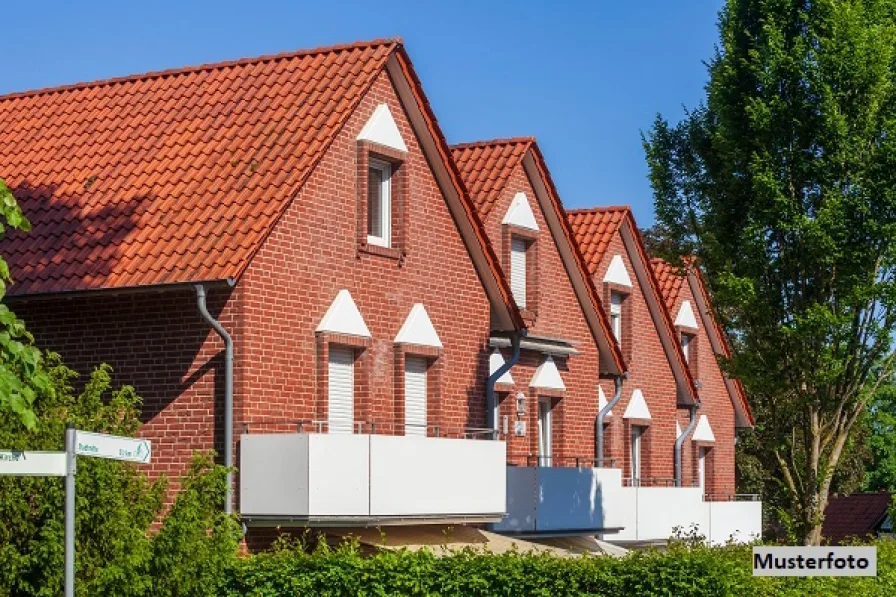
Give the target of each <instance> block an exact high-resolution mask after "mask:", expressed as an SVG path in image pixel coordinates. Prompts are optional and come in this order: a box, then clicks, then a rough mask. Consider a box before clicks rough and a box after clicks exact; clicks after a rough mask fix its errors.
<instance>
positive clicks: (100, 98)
mask: <svg viewBox="0 0 896 597" xmlns="http://www.w3.org/2000/svg"><path fill="white" fill-rule="evenodd" d="M390 65H393V66H394V67H395V68H394V69H392V68H390V70H389V73H390V76H393V75H394V74H395V72H397V73H399V74H400V75H403V77H404V78H406V79H407V81H408V86H409V88H410V96H411V97H412V98H413V101H414V102H415V103H416V105H415V109H417V110H419V111H420V113H421V114H422V119H423V121H424V122H425V126H426V128H427V129H428V131H429V132H430V133H431V135H432V137H433V138H434V140H435V141H434V144H433V151H434V152H436V153H437V154H438V159H437V161H438V162H440V163H441V164H443V165H444V168H445V169H446V171H447V175H448V178H449V180H448V181H447V184H448V185H449V186H450V188H452V189H453V190H454V192H456V193H457V195H458V197H459V198H460V202H461V203H462V204H463V210H464V212H465V213H466V216H467V219H468V220H469V227H470V228H472V231H473V233H474V235H475V237H476V240H475V242H473V241H470V242H469V243H468V244H467V246H468V249H469V250H470V251H471V253H472V254H473V257H474V262H476V267H477V271H478V272H479V274H480V277H481V278H482V279H483V284H484V285H486V290H487V292H490V293H491V294H490V298H492V299H493V300H495V296H500V300H501V301H503V303H504V307H506V310H507V313H508V316H507V318H506V319H508V320H512V322H513V324H514V326H515V327H517V328H521V327H523V323H522V318H521V317H520V315H519V312H518V309H517V308H516V305H515V303H514V302H513V299H512V298H511V293H510V287H509V284H508V283H507V281H506V280H505V279H504V278H503V274H502V273H501V271H500V267H499V266H498V261H497V256H496V255H495V254H494V251H493V250H492V248H491V246H490V245H489V243H488V239H487V237H486V235H485V232H484V230H483V228H482V223H481V221H480V220H479V218H478V216H477V214H476V211H475V209H474V208H473V207H472V205H471V201H470V198H469V196H468V194H467V193H466V189H465V187H464V186H463V183H462V182H460V175H459V173H458V172H457V169H456V166H455V165H454V163H453V161H452V160H451V158H450V152H449V150H448V145H447V142H446V141H445V139H444V135H443V134H442V132H441V130H440V129H439V127H438V123H437V121H436V119H435V116H434V114H433V113H432V109H431V107H430V106H429V102H428V100H427V99H426V97H425V95H424V94H423V91H422V87H421V85H420V81H419V79H418V78H417V76H416V73H415V72H414V70H413V67H412V66H411V63H410V59H409V57H408V56H407V53H406V52H405V50H404V47H403V45H402V42H401V40H400V39H384V40H375V41H370V42H360V43H353V44H347V45H340V46H333V47H328V48H319V49H314V50H304V51H299V52H293V53H286V54H278V55H274V56H263V57H260V58H252V59H244V60H238V61H233V62H222V63H218V64H210V65H204V66H197V67H190V68H182V69H176V70H169V71H162V72H155V73H147V74H143V75H134V76H129V77H123V78H117V79H109V80H105V81H97V82H93V83H83V84H77V85H69V86H65V87H57V88H52V89H44V90H38V91H30V92H24V93H15V94H11V95H7V96H2V97H0V177H2V178H4V179H5V180H6V182H7V184H8V185H9V187H10V188H11V189H12V190H13V192H14V194H15V196H16V198H17V199H18V200H19V202H20V204H21V206H22V209H23V210H24V212H25V214H26V215H27V216H28V217H29V219H30V220H31V222H32V225H33V229H32V231H31V232H30V233H29V234H22V233H13V234H10V235H9V236H8V237H6V238H4V239H3V241H2V247H3V248H2V252H3V254H4V255H5V256H6V258H7V261H8V262H9V265H10V269H11V270H12V275H13V278H14V279H15V280H16V284H15V285H14V286H12V287H11V288H10V292H9V294H10V295H30V294H46V293H57V292H73V291H85V290H98V289H108V288H130V287H143V286H158V285H165V284H177V283H188V282H200V281H212V280H223V279H238V278H239V277H240V275H241V274H242V273H243V272H244V271H245V269H246V268H247V267H248V265H249V262H250V261H251V259H252V257H253V256H254V255H255V253H256V252H257V251H258V249H259V248H260V246H261V244H262V243H263V242H264V240H265V239H266V238H267V235H268V234H269V233H270V231H271V229H272V228H273V226H274V224H275V223H276V222H277V221H278V220H279V218H280V216H281V214H282V213H283V212H284V211H285V210H286V208H287V206H288V204H289V202H290V200H291V199H292V198H293V197H295V195H296V193H297V192H298V190H299V189H300V188H301V186H302V185H303V184H304V182H305V181H306V180H307V179H308V177H309V176H310V174H311V172H312V171H313V170H314V168H315V166H316V165H317V163H318V162H319V161H320V159H321V158H322V157H323V155H324V154H325V152H326V151H327V149H328V148H329V146H330V144H331V143H332V141H333V140H334V139H335V138H336V136H337V135H338V133H339V132H340V131H341V130H342V128H343V126H344V125H345V124H346V122H347V121H348V119H349V117H350V116H351V114H352V113H353V111H354V110H355V109H356V108H357V106H358V105H359V104H360V102H361V100H362V99H363V97H364V95H365V94H366V92H367V90H368V89H370V87H371V86H372V85H373V83H374V81H375V80H376V78H377V76H378V75H379V74H380V73H382V72H384V71H385V70H386V69H387V67H388V66H390ZM393 80H395V79H394V76H393ZM433 157H436V156H433ZM459 226H461V224H459ZM465 240H466V237H465ZM476 244H478V247H476V246H474V245H476ZM476 251H481V253H479V254H477V253H476ZM483 264H484V265H483ZM488 270H490V271H488ZM489 277H491V278H493V280H488V278H489ZM489 284H491V287H489Z"/></svg>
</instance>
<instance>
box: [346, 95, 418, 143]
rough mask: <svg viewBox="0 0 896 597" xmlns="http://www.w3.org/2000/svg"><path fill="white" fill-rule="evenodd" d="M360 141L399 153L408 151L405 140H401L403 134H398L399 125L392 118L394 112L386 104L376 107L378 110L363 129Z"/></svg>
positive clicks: (359, 137)
mask: <svg viewBox="0 0 896 597" xmlns="http://www.w3.org/2000/svg"><path fill="white" fill-rule="evenodd" d="M358 141H372V142H373V143H376V144H378V145H385V146H386V147H391V148H392V149H397V150H398V151H407V150H408V146H407V145H405V144H404V139H402V138H401V133H400V132H398V125H396V124H395V119H394V118H392V112H390V111H389V106H387V105H386V104H380V105H379V106H377V107H376V110H374V111H373V116H371V117H370V120H368V121H367V124H365V125H364V128H363V129H361V133H360V134H359V135H358Z"/></svg>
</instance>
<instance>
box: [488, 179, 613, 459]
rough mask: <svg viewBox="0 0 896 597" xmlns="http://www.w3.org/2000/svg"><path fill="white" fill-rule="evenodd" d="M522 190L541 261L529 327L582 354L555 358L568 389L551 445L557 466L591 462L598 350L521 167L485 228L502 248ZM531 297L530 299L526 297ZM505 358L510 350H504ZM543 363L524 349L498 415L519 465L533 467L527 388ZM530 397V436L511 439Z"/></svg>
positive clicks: (533, 416) (534, 411)
mask: <svg viewBox="0 0 896 597" xmlns="http://www.w3.org/2000/svg"><path fill="white" fill-rule="evenodd" d="M520 192H523V193H525V194H526V197H527V198H528V200H529V205H530V207H531V208H532V212H533V214H534V215H535V221H536V223H537V224H538V228H539V232H538V239H537V240H536V241H535V242H536V247H535V249H536V250H535V252H534V254H533V253H531V251H530V253H529V254H531V255H534V256H535V257H536V259H537V268H536V269H537V274H536V279H537V289H536V292H537V297H535V300H534V301H527V302H529V303H530V304H534V305H536V309H537V312H536V313H534V315H535V319H534V322H533V323H532V324H531V325H530V327H529V333H530V335H533V336H547V337H552V338H562V339H564V340H569V341H571V342H572V343H573V344H574V345H575V348H576V350H578V351H579V354H578V355H573V356H570V357H569V358H565V359H560V358H556V357H555V358H554V362H555V363H556V364H557V368H558V369H559V371H560V375H561V377H562V378H563V382H564V384H565V385H566V391H565V392H564V393H563V394H562V397H561V396H560V395H556V396H551V397H552V398H553V403H554V406H553V421H552V423H553V438H552V439H553V446H552V452H553V455H554V457H555V464H557V465H560V466H570V465H574V464H575V458H577V457H578V458H581V459H583V460H584V461H587V462H589V464H590V461H591V460H593V458H594V418H595V416H596V415H597V376H598V349H597V346H596V344H595V342H594V338H593V337H592V335H591V332H590V330H589V327H588V324H587V322H586V320H585V316H584V314H583V312H582V308H581V306H580V304H579V301H578V298H577V297H576V295H575V291H574V289H573V286H572V282H571V281H570V279H569V275H568V274H567V272H566V268H565V267H564V265H563V261H562V259H561V257H560V253H559V251H558V249H557V245H556V244H555V242H554V239H553V238H552V237H551V232H550V229H549V228H548V224H547V222H546V220H545V217H544V213H543V211H542V209H541V207H540V204H539V202H538V199H537V198H536V195H535V191H534V190H533V188H532V185H531V182H530V181H529V179H528V177H527V175H526V172H525V170H524V168H523V166H522V165H519V166H517V168H516V171H515V172H514V173H513V175H512V176H511V179H510V181H509V182H508V184H507V187H506V188H505V189H504V191H503V192H502V194H501V197H500V199H499V200H498V202H497V203H496V204H495V205H494V207H493V208H492V211H491V212H489V214H488V217H487V218H486V221H485V226H486V229H487V232H488V235H489V238H490V239H491V242H492V244H493V246H495V247H502V246H503V244H504V242H503V241H504V234H505V232H504V230H503V228H504V225H502V224H501V220H503V219H504V215H505V214H506V213H507V210H508V208H509V207H510V204H511V201H512V200H513V198H514V196H515V195H516V194H517V193H520ZM501 259H502V266H503V267H504V268H505V272H507V273H508V274H509V271H510V270H509V264H508V263H507V259H508V255H507V252H506V251H502V255H501ZM527 298H528V295H527ZM503 354H504V358H505V359H507V358H509V356H510V350H509V349H508V350H504V351H503ZM543 360H544V357H543V355H541V354H540V353H536V352H531V351H525V350H524V351H523V354H522V357H521V359H520V362H519V363H517V365H515V366H514V367H513V369H512V370H511V375H512V376H513V380H514V382H515V387H514V389H513V391H511V392H507V393H502V396H505V397H506V399H505V400H504V401H503V402H502V403H501V408H500V414H501V416H504V415H506V416H507V417H508V421H509V425H508V427H509V431H510V433H509V436H510V437H509V438H508V446H507V450H508V453H509V454H512V455H513V458H512V460H513V461H514V462H515V463H517V464H526V461H527V456H528V457H530V458H529V463H530V464H534V460H532V459H531V457H532V456H534V455H536V454H537V441H538V435H537V416H538V403H537V400H538V395H539V393H538V392H536V391H535V390H532V389H530V388H529V382H530V381H531V380H532V376H533V375H534V374H535V370H536V369H537V367H538V366H539V365H540V364H541V363H542V361H543ZM517 391H522V392H523V393H525V394H526V397H527V404H526V415H525V420H526V428H527V429H526V436H525V437H515V436H514V435H513V421H514V420H516V419H517V415H516V399H515V396H516V393H517Z"/></svg>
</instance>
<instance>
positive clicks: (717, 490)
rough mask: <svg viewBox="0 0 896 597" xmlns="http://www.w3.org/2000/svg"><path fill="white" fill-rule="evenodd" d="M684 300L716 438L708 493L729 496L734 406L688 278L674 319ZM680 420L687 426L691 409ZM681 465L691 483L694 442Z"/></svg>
mask: <svg viewBox="0 0 896 597" xmlns="http://www.w3.org/2000/svg"><path fill="white" fill-rule="evenodd" d="M684 301H690V302H691V308H692V309H693V310H694V317H695V318H696V319H697V325H698V331H697V334H696V341H697V371H696V373H697V375H696V377H697V379H699V381H700V384H701V387H700V390H699V393H700V401H701V404H702V407H701V408H700V410H699V411H697V412H698V416H699V415H706V416H707V418H708V419H709V424H710V426H711V427H712V432H713V435H715V438H716V441H715V444H714V445H713V446H712V448H711V449H710V450H709V451H708V452H707V455H706V465H705V466H706V492H707V493H708V494H710V495H711V496H713V497H714V498H717V499H723V498H728V497H729V496H732V495H733V494H734V490H735V489H734V487H735V479H734V475H735V467H734V437H735V430H734V405H732V404H731V398H730V397H729V395H728V391H727V389H726V388H725V382H724V379H723V377H722V370H721V368H720V367H719V363H718V361H717V360H716V356H715V354H714V353H713V351H712V346H711V345H710V343H709V336H708V335H707V332H708V330H707V329H706V327H705V326H704V325H703V320H702V319H701V318H700V313H699V312H698V310H697V303H696V301H695V300H694V295H693V293H692V291H691V287H690V284H689V283H688V281H687V280H685V282H684V283H683V284H682V285H681V291H680V292H679V295H678V299H677V301H676V303H675V305H674V307H673V308H672V309H671V315H672V319H673V321H674V319H675V317H676V315H677V314H678V310H679V309H680V308H681V304H682V303H683V302H684ZM678 420H679V424H680V425H681V428H682V429H684V428H685V427H686V426H687V422H688V411H687V410H686V409H685V410H679V412H678ZM681 460H682V468H683V469H684V471H683V473H684V475H683V479H684V483H686V484H691V483H692V482H694V481H695V479H696V478H697V466H698V465H697V449H696V447H695V446H694V442H692V441H690V440H688V441H686V442H685V446H684V449H683V450H682V455H681Z"/></svg>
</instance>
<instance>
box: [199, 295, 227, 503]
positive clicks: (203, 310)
mask: <svg viewBox="0 0 896 597" xmlns="http://www.w3.org/2000/svg"><path fill="white" fill-rule="evenodd" d="M195 288H196V304H197V306H198V307H199V313H200V314H201V315H202V318H203V319H204V320H205V321H206V322H207V323H208V324H209V325H210V326H212V328H213V329H214V330H215V331H216V332H217V333H218V335H219V336H221V339H222V340H224V466H226V467H227V468H228V469H231V470H228V471H227V494H226V497H225V501H224V513H225V514H230V513H231V512H232V511H233V470H232V469H233V338H231V337H230V334H228V333H227V330H225V329H224V326H223V325H221V323H220V322H219V321H218V320H216V319H215V318H214V317H212V315H211V313H209V312H208V308H207V307H206V304H205V286H203V285H202V284H197V285H196V286H195Z"/></svg>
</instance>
